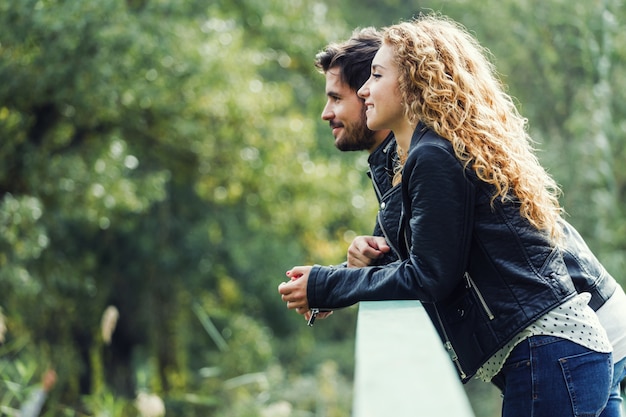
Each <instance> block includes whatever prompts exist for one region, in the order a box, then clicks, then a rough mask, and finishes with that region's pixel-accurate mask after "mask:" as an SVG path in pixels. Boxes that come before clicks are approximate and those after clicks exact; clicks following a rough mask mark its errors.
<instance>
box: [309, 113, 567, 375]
mask: <svg viewBox="0 0 626 417" xmlns="http://www.w3.org/2000/svg"><path fill="white" fill-rule="evenodd" d="M401 189H402V199H403V211H404V214H403V216H402V218H403V219H402V223H401V225H402V227H401V229H400V233H399V235H398V236H397V238H396V242H395V243H396V244H397V245H398V247H399V251H400V255H401V258H402V260H401V261H396V262H393V263H391V264H388V265H386V266H373V267H369V268H360V269H350V268H348V269H345V268H342V269H336V268H332V267H322V266H319V265H315V266H314V267H313V269H312V270H311V273H310V276H309V281H308V288H307V295H308V301H309V306H311V307H320V308H339V307H344V306H348V305H352V304H354V303H356V302H358V301H368V300H385V299H418V300H420V301H422V302H423V304H424V307H425V308H426V311H427V312H428V314H429V316H430V318H431V320H432V322H433V324H434V326H435V328H436V329H437V331H438V333H439V335H440V337H441V338H442V340H443V342H444V345H445V347H446V350H447V351H448V353H449V354H450V357H451V359H452V360H453V362H454V363H455V365H456V367H457V371H458V373H459V375H460V377H461V379H462V380H463V382H467V381H468V380H469V379H470V378H471V377H472V376H473V375H474V374H475V373H476V371H477V370H478V368H479V367H480V366H482V365H483V364H484V363H485V362H486V360H487V359H489V358H490V357H491V356H492V355H493V354H494V353H495V352H496V351H498V350H499V349H500V348H502V347H503V346H504V345H505V344H506V343H508V342H509V341H510V340H511V339H512V338H513V337H514V336H515V335H516V334H517V333H519V332H520V331H521V330H523V329H524V328H526V327H527V326H528V325H530V324H531V323H532V322H533V321H535V320H536V319H538V318H539V317H541V316H542V315H544V314H545V313H547V312H548V311H550V310H552V309H553V308H555V307H557V306H558V305H560V304H562V303H563V302H565V301H566V300H567V299H569V298H570V297H571V296H573V295H574V294H575V292H576V291H575V289H574V285H573V283H572V280H571V278H570V276H569V274H568V272H567V269H566V265H565V262H564V260H563V257H562V255H561V251H560V250H559V249H558V248H555V247H554V246H553V245H552V244H551V242H550V240H549V238H548V236H547V235H546V234H545V233H542V232H540V231H538V230H536V229H535V228H534V227H533V226H532V225H531V224H529V222H528V221H527V220H526V219H524V218H522V217H521V216H520V210H519V205H518V204H516V203H515V201H514V199H512V198H511V199H509V200H508V201H507V202H506V203H502V202H501V200H500V199H496V200H494V201H493V203H492V202H491V196H492V194H493V189H492V188H491V187H490V186H489V185H487V184H486V183H484V182H482V181H480V180H479V179H478V178H477V177H476V175H475V174H474V172H473V171H472V170H471V169H466V168H465V167H464V166H463V164H462V163H461V162H460V161H459V160H458V159H457V158H456V156H455V154H454V151H453V149H452V145H451V143H450V142H449V141H448V140H445V139H443V138H441V137H439V136H438V135H436V134H435V133H434V132H432V131H431V130H429V129H427V128H426V127H425V126H424V125H422V124H420V125H418V127H417V129H416V130H415V133H414V135H413V140H412V143H411V149H410V152H409V155H408V158H407V162H406V164H405V167H404V171H403V177H402V183H401Z"/></svg>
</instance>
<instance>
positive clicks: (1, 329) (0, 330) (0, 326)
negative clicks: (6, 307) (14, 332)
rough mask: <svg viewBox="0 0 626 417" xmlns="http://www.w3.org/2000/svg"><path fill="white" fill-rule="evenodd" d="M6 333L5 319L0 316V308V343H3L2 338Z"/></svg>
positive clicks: (0, 311)
mask: <svg viewBox="0 0 626 417" xmlns="http://www.w3.org/2000/svg"><path fill="white" fill-rule="evenodd" d="M6 333H7V324H6V317H4V315H3V314H2V309H1V308H0V343H4V336H5V335H6Z"/></svg>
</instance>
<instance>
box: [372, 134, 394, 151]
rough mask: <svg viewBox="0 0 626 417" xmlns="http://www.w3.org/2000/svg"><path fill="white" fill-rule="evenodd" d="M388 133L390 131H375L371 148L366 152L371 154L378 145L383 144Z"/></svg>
mask: <svg viewBox="0 0 626 417" xmlns="http://www.w3.org/2000/svg"><path fill="white" fill-rule="evenodd" d="M389 133H391V130H377V131H376V132H375V133H374V139H375V142H374V145H372V147H371V148H369V149H368V150H367V151H368V152H369V153H370V154H371V153H372V152H374V151H375V150H376V149H378V147H379V146H380V144H381V143H383V142H384V141H385V139H387V136H389Z"/></svg>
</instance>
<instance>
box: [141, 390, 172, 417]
mask: <svg viewBox="0 0 626 417" xmlns="http://www.w3.org/2000/svg"><path fill="white" fill-rule="evenodd" d="M135 407H137V410H139V414H141V416H142V417H162V416H164V415H165V404H164V403H163V400H162V399H161V398H160V397H159V396H158V395H156V394H148V393H146V392H140V393H139V394H137V399H136V400H135Z"/></svg>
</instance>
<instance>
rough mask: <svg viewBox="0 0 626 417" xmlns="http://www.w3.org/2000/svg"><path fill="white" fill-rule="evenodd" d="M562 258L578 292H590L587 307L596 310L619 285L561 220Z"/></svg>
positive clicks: (576, 232)
mask: <svg viewBox="0 0 626 417" xmlns="http://www.w3.org/2000/svg"><path fill="white" fill-rule="evenodd" d="M563 234H564V239H563V244H562V245H561V249H562V250H563V259H564V260H565V265H567V271H568V272H569V274H570V276H571V277H572V281H574V286H575V287H576V291H578V292H588V293H590V294H591V300H590V301H589V307H591V308H592V309H594V310H595V311H597V310H598V309H599V308H600V307H602V305H603V304H604V303H605V302H606V300H608V299H609V298H610V297H611V296H612V295H613V293H614V292H615V289H616V288H617V286H618V285H619V284H618V283H617V281H615V278H613V276H611V274H609V273H608V272H607V270H606V269H605V268H604V266H603V265H602V264H601V263H600V261H599V260H598V258H596V256H595V255H594V254H593V252H591V249H589V246H587V244H586V243H585V241H584V240H583V238H582V236H580V234H579V233H578V231H577V230H576V229H575V228H574V226H572V225H571V224H569V223H567V222H566V221H565V220H563Z"/></svg>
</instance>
